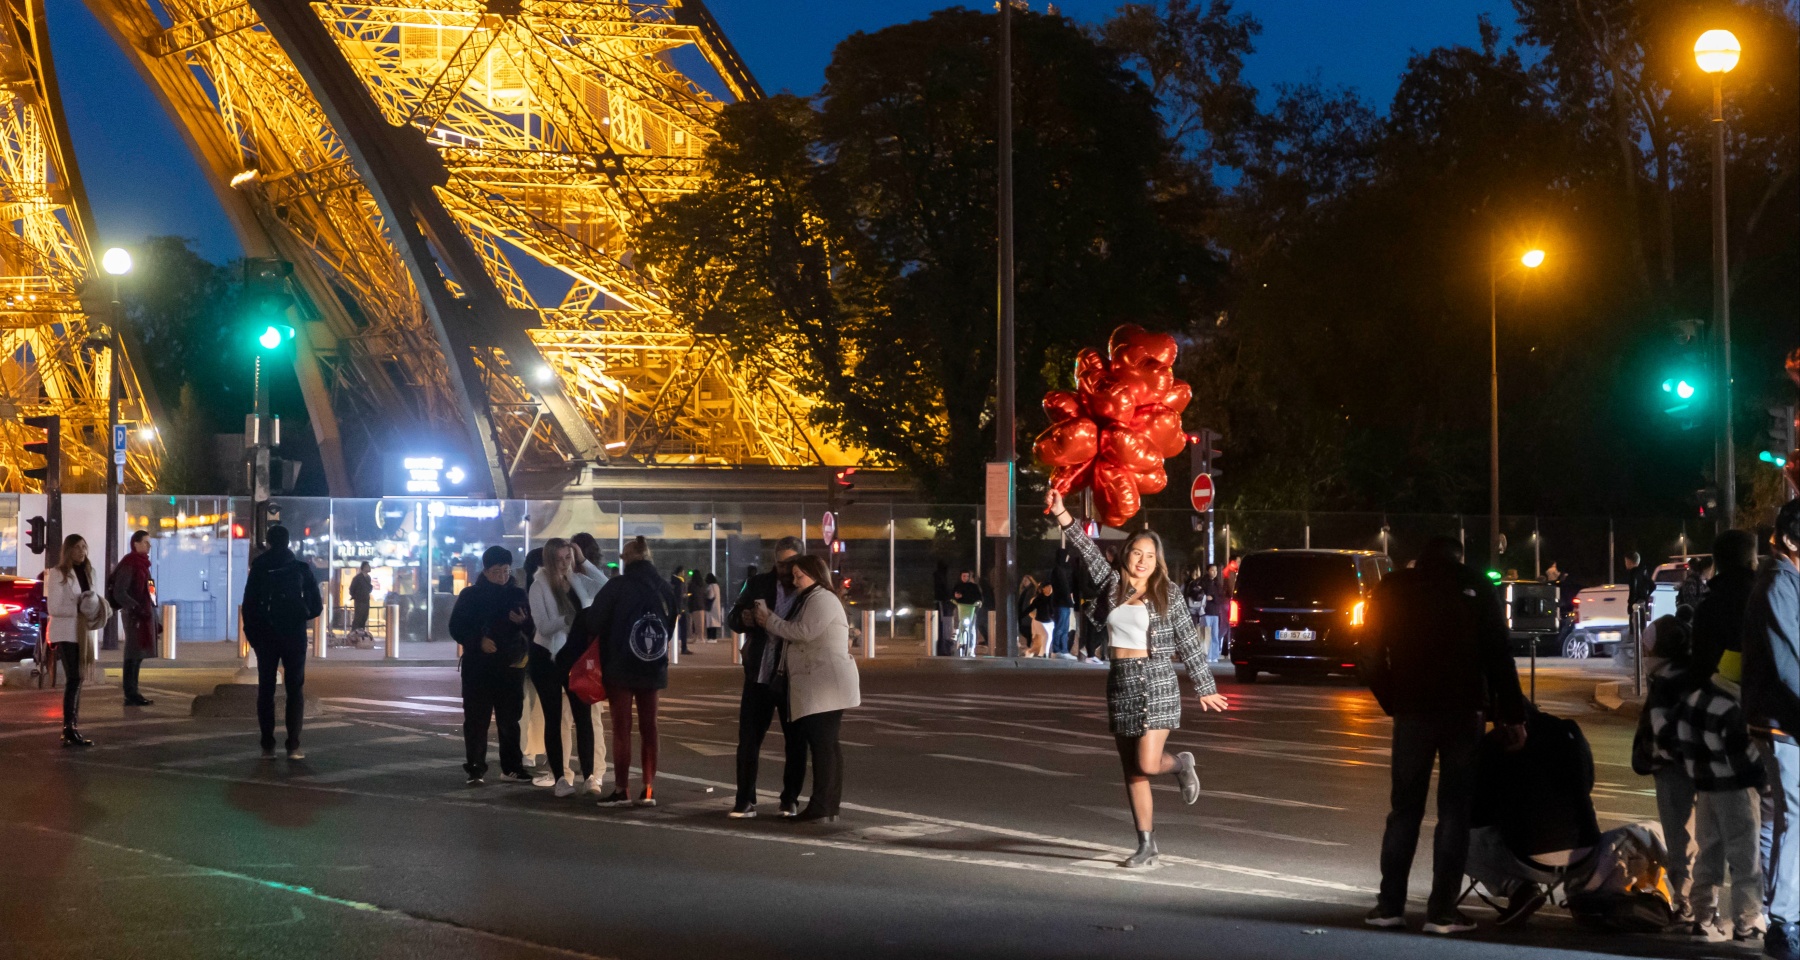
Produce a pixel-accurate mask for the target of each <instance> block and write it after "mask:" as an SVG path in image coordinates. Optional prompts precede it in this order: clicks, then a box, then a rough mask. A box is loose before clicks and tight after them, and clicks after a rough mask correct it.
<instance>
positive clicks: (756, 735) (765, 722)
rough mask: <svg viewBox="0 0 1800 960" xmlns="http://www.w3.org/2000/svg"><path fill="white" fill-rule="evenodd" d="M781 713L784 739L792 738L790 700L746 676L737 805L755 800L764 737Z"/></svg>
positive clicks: (740, 721)
mask: <svg viewBox="0 0 1800 960" xmlns="http://www.w3.org/2000/svg"><path fill="white" fill-rule="evenodd" d="M777 716H780V717H781V736H782V739H783V740H791V739H792V736H793V735H792V733H791V732H790V731H789V729H788V713H787V702H786V699H785V698H783V697H778V696H776V695H775V694H774V693H773V692H771V691H770V690H769V688H768V686H767V685H765V684H761V683H757V682H756V681H755V680H752V679H749V678H745V680H744V693H743V696H742V697H740V698H739V699H738V745H737V809H739V810H742V809H744V808H745V807H748V806H749V805H751V804H753V803H755V802H756V769H757V766H758V761H759V760H761V759H762V756H761V754H762V745H763V737H765V736H767V735H768V733H769V723H770V722H771V721H773V720H774V719H775V717H777Z"/></svg>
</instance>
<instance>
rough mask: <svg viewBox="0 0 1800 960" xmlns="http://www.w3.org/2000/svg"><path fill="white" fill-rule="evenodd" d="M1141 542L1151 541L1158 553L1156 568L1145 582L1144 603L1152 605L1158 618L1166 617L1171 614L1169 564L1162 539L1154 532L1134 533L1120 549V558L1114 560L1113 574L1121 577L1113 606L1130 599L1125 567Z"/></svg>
mask: <svg viewBox="0 0 1800 960" xmlns="http://www.w3.org/2000/svg"><path fill="white" fill-rule="evenodd" d="M1139 540H1148V541H1150V546H1151V548H1152V549H1154V550H1155V551H1156V567H1155V568H1154V569H1152V570H1151V571H1150V576H1149V578H1148V579H1146V580H1145V581H1144V594H1145V596H1144V602H1145V603H1148V604H1150V606H1151V608H1152V609H1154V610H1155V611H1156V615H1157V616H1159V617H1160V616H1164V615H1166V614H1168V612H1169V563H1168V561H1167V560H1165V559H1163V542H1162V537H1159V536H1157V535H1156V531H1154V530H1142V531H1139V532H1137V533H1134V534H1132V535H1131V536H1130V537H1129V538H1127V539H1126V541H1125V543H1124V545H1122V546H1120V547H1119V553H1118V556H1116V557H1114V558H1113V572H1115V573H1117V574H1118V575H1119V583H1118V585H1117V586H1116V587H1114V588H1113V604H1114V605H1115V606H1117V605H1122V604H1124V602H1125V601H1126V600H1128V599H1130V598H1129V597H1128V596H1127V595H1126V593H1125V591H1126V589H1128V586H1129V581H1130V577H1129V576H1128V575H1127V574H1126V573H1125V566H1126V564H1128V563H1130V562H1131V548H1132V547H1134V546H1136V545H1137V542H1138V541H1139Z"/></svg>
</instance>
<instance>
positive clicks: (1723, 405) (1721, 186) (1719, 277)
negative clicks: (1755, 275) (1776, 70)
mask: <svg viewBox="0 0 1800 960" xmlns="http://www.w3.org/2000/svg"><path fill="white" fill-rule="evenodd" d="M1742 51H1743V47H1742V46H1740V45H1739V44H1738V39H1737V37H1735V36H1733V35H1732V33H1731V31H1730V30H1708V31H1706V32H1705V33H1703V34H1701V35H1700V39H1698V40H1696V41H1694V62H1695V63H1697V64H1699V65H1700V69H1701V70H1702V71H1704V72H1706V73H1710V74H1712V78H1713V115H1712V127H1713V210H1712V231H1713V265H1712V267H1713V329H1714V331H1715V332H1714V336H1715V337H1717V340H1716V343H1717V346H1716V348H1715V349H1717V350H1718V354H1719V406H1720V409H1719V432H1720V434H1721V438H1720V443H1719V449H1720V450H1721V451H1722V452H1721V453H1720V455H1719V460H1720V461H1721V462H1720V464H1719V467H1718V470H1717V473H1716V476H1718V477H1719V492H1720V495H1721V496H1722V497H1723V498H1724V499H1723V503H1722V504H1721V506H1723V507H1724V513H1725V526H1727V527H1730V526H1732V525H1734V524H1735V523H1737V448H1736V443H1735V442H1734V441H1733V440H1732V436H1731V291H1730V290H1729V289H1727V287H1726V257H1725V75H1726V74H1727V73H1730V72H1731V68H1733V67H1735V66H1737V64H1738V55H1739V54H1740V53H1741V52H1742Z"/></svg>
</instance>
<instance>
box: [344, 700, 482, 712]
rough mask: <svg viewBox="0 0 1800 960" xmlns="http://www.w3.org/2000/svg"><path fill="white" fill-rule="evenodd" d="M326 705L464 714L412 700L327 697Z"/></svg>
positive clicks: (452, 709) (448, 708) (453, 708)
mask: <svg viewBox="0 0 1800 960" xmlns="http://www.w3.org/2000/svg"><path fill="white" fill-rule="evenodd" d="M324 702H325V703H355V704H361V705H363V706H368V707H393V708H394V709H396V710H412V711H416V712H419V713H462V712H463V710H462V707H440V706H438V705H437V704H433V703H414V702H412V701H410V700H370V699H367V698H365V697H325V698H324Z"/></svg>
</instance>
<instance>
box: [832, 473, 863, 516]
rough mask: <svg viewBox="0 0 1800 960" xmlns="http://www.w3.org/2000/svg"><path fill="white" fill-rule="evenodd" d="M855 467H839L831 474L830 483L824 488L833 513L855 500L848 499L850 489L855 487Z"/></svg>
mask: <svg viewBox="0 0 1800 960" xmlns="http://www.w3.org/2000/svg"><path fill="white" fill-rule="evenodd" d="M855 477H856V468H855V467H840V468H838V470H837V471H836V472H834V473H832V475H831V485H830V486H829V487H827V488H826V490H825V496H826V500H827V501H828V502H829V504H830V507H831V510H832V512H833V513H835V512H837V509H838V508H839V507H847V506H849V505H851V504H853V503H855V502H856V501H855V500H852V499H850V491H852V490H854V489H856V480H855Z"/></svg>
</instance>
